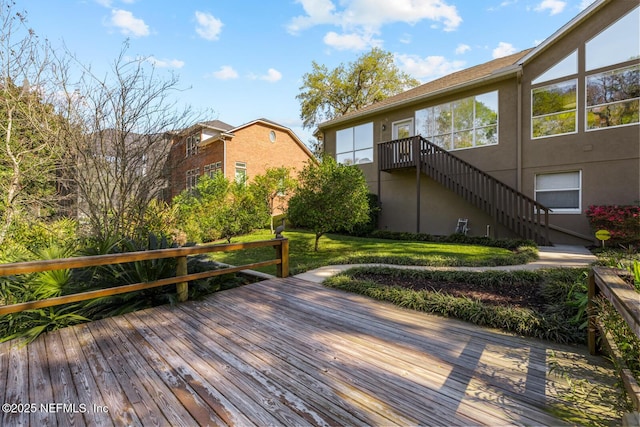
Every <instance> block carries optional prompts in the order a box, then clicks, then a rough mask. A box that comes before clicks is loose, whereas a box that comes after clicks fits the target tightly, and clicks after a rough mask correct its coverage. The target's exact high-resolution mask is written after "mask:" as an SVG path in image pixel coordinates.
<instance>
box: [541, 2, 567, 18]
mask: <svg viewBox="0 0 640 427" xmlns="http://www.w3.org/2000/svg"><path fill="white" fill-rule="evenodd" d="M566 6H567V2H566V1H561V0H542V3H540V4H539V5H537V6H536V7H535V9H534V10H535V11H537V12H544V11H546V10H549V14H550V15H557V14H558V13H561V12H562V11H563V10H564V8H565V7H566Z"/></svg>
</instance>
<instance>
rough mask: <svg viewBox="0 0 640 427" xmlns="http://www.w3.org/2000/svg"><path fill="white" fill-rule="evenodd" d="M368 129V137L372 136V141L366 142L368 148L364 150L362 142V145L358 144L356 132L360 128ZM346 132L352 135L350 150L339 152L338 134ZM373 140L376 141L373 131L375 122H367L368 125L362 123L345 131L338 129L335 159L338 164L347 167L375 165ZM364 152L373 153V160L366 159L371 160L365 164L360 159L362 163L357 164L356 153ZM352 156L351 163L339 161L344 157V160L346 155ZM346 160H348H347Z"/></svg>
mask: <svg viewBox="0 0 640 427" xmlns="http://www.w3.org/2000/svg"><path fill="white" fill-rule="evenodd" d="M365 126H366V127H368V129H367V130H366V132H367V134H368V136H369V135H370V136H371V140H370V141H366V147H365V148H362V147H363V145H362V142H361V141H360V144H358V142H359V140H358V139H357V138H356V132H357V130H358V128H364V127H365ZM341 132H344V133H351V137H350V138H351V141H350V145H351V146H350V148H351V149H350V150H343V151H338V134H339V133H341ZM373 139H374V131H373V122H366V123H361V124H359V125H356V126H351V127H348V128H344V129H338V130H337V131H336V154H335V159H336V162H338V163H340V164H345V165H364V164H370V163H373V160H374V159H373V158H374V151H373V146H374V143H373ZM363 152H370V153H371V158H368V157H365V159H369V160H368V161H366V162H364V161H362V159H360V161H358V162H356V153H363ZM349 154H351V162H347V161H343V160H339V158H340V157H341V156H342V157H343V158H344V156H345V155H349ZM345 159H346V158H345Z"/></svg>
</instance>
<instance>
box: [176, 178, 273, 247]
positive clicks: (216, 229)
mask: <svg viewBox="0 0 640 427" xmlns="http://www.w3.org/2000/svg"><path fill="white" fill-rule="evenodd" d="M255 194H256V192H255V191H254V189H253V188H252V187H251V186H249V185H247V184H245V183H238V182H229V180H228V179H227V178H226V177H225V176H224V175H223V174H221V173H217V174H215V175H214V176H213V177H209V176H206V175H205V176H203V177H201V178H200V179H199V180H198V184H197V185H196V187H195V188H194V189H192V190H191V191H189V190H185V191H183V192H182V193H181V194H179V195H178V196H177V197H175V198H174V200H173V203H174V206H176V209H177V216H178V222H179V227H181V228H182V229H183V231H185V232H186V234H187V237H188V238H189V239H190V240H194V241H210V240H216V239H220V238H224V239H226V240H227V241H228V242H231V238H232V237H234V236H239V235H241V234H246V233H248V232H250V231H251V230H252V229H254V228H258V227H261V226H263V225H264V224H266V222H267V221H268V213H267V210H266V205H265V204H264V203H260V202H259V201H258V200H256V197H255Z"/></svg>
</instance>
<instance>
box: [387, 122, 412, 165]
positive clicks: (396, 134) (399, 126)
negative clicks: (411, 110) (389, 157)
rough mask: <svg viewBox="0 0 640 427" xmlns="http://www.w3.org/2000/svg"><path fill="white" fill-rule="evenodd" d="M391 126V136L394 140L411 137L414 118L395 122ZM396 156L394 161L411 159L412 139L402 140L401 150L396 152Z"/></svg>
mask: <svg viewBox="0 0 640 427" xmlns="http://www.w3.org/2000/svg"><path fill="white" fill-rule="evenodd" d="M391 126H392V128H391V137H392V138H393V139H394V140H397V139H405V138H410V137H412V136H413V119H406V120H401V121H398V122H393V123H392V124H391ZM394 157H395V158H394V161H396V162H408V161H411V141H403V142H401V143H400V147H399V151H398V152H397V153H394Z"/></svg>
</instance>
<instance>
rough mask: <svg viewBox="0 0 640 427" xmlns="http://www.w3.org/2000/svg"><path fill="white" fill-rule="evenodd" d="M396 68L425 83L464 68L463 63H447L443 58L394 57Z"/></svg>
mask: <svg viewBox="0 0 640 427" xmlns="http://www.w3.org/2000/svg"><path fill="white" fill-rule="evenodd" d="M395 59H396V62H397V63H398V67H399V68H400V69H401V70H402V71H404V72H406V73H409V74H410V75H412V76H413V77H415V78H417V79H420V80H423V81H426V80H433V79H435V78H438V77H441V76H444V75H447V74H451V73H452V72H454V71H458V70H460V69H462V68H463V67H464V66H465V62H464V61H448V60H447V59H446V58H445V57H443V56H427V57H426V58H422V57H420V56H418V55H398V54H396V55H395Z"/></svg>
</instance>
